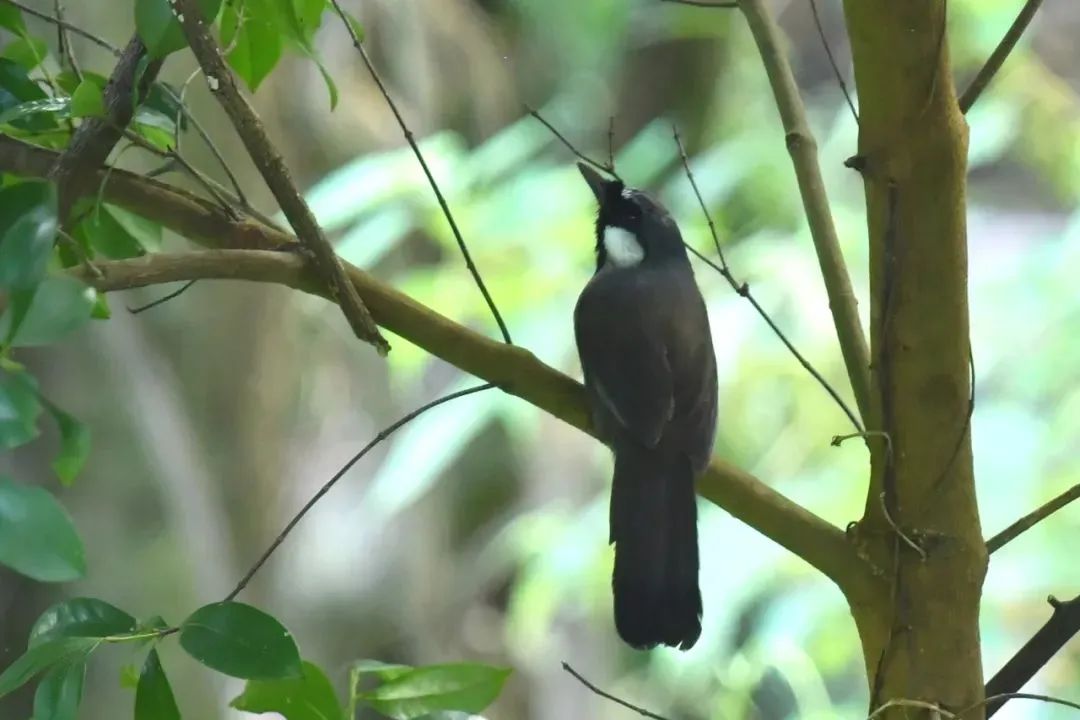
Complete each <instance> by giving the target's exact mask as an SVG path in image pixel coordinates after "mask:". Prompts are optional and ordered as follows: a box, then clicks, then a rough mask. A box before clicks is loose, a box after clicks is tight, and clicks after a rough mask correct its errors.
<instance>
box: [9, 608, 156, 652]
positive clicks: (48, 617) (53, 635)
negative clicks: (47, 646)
mask: <svg viewBox="0 0 1080 720" xmlns="http://www.w3.org/2000/svg"><path fill="white" fill-rule="evenodd" d="M134 631H135V618H133V617H132V616H131V615H128V614H127V613H126V612H124V611H123V610H121V609H120V608H118V607H116V606H115V605H110V604H109V603H107V602H105V601H104V600H99V599H97V598H87V597H77V598H71V599H70V600H62V601H60V602H58V603H56V604H55V605H53V606H52V607H50V608H49V609H48V610H46V611H45V612H43V613H42V614H41V617H39V618H38V619H37V620H36V621H35V622H34V626H33V627H32V628H31V629H30V639H29V640H28V641H27V642H28V644H29V645H30V647H36V646H37V645H41V644H43V643H47V642H51V641H53V640H57V639H59V638H72V637H83V638H103V637H108V636H110V635H123V634H125V633H131V632H134Z"/></svg>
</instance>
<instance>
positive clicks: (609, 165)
mask: <svg viewBox="0 0 1080 720" xmlns="http://www.w3.org/2000/svg"><path fill="white" fill-rule="evenodd" d="M525 112H527V113H529V114H530V115H532V116H533V117H534V118H536V119H537V120H539V121H540V124H541V125H543V126H544V127H546V128H547V129H548V130H549V131H550V132H551V134H552V135H554V136H555V137H556V139H558V140H559V142H561V143H562V144H563V145H565V146H566V149H567V150H569V151H570V152H572V153H573V154H574V157H576V158H577V159H578V160H581V161H582V162H584V163H588V164H589V165H592V166H593V167H594V168H596V169H598V170H603V171H604V172H606V173H607V174H608V175H611V176H612V177H613V178H615V179H616V180H620V181H621V180H622V178H620V177H619V173H617V172H616V171H615V159H614V157H612V158H609V159H608V162H606V163H605V162H600V161H599V160H597V159H595V158H591V157H589V156H588V155H586V154H585V153H583V152H581V151H580V150H578V149H577V148H576V147H575V146H574V143H572V142H570V141H569V140H567V139H566V136H565V135H563V134H562V133H561V132H559V131H558V130H557V129H556V128H555V126H554V125H552V124H551V123H549V122H548V121H547V120H545V119H544V116H543V115H541V114H540V111H538V110H537V109H535V108H533V107H532V106H531V105H526V106H525Z"/></svg>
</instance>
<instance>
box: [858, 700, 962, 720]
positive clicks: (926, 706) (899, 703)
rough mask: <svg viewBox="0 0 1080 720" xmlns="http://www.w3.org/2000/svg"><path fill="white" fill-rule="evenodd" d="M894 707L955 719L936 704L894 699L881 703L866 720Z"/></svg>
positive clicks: (872, 718) (871, 719) (872, 719)
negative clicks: (913, 709) (924, 711)
mask: <svg viewBox="0 0 1080 720" xmlns="http://www.w3.org/2000/svg"><path fill="white" fill-rule="evenodd" d="M894 707H909V708H918V709H919V710H930V711H931V712H935V713H938V714H939V715H941V716H942V717H945V718H955V717H956V715H954V714H953V713H951V712H949V711H948V710H946V709H945V708H943V707H941V706H940V705H938V704H937V703H932V702H926V701H925V700H908V699H906V698H894V699H893V700H889V701H888V702H886V703H883V704H881V705H879V706H878V707H877V709H876V710H874V712H872V713H870V714H869V715H867V716H866V720H874V718H876V717H877V716H878V715H881V714H882V713H884V712H885V711H886V710H888V709H890V708H894Z"/></svg>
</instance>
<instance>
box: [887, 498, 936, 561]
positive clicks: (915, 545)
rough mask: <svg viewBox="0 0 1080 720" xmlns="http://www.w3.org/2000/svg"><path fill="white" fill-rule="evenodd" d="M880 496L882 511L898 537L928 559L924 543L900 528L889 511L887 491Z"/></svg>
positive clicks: (924, 558) (923, 557)
mask: <svg viewBox="0 0 1080 720" xmlns="http://www.w3.org/2000/svg"><path fill="white" fill-rule="evenodd" d="M878 498H879V499H880V500H881V512H882V513H883V514H884V515H885V521H886V522H887V523H889V527H891V528H892V529H893V532H894V533H896V535H897V537H899V538H900V539H901V540H903V541H904V544H905V545H907V546H908V547H910V548H911V549H912V550H914V551H915V552H917V553H919V557H920V558H922V559H923V560H926V551H925V550H923V548H922V545H920V544H919V543H917V542H915V541H914V540H912V539H911V538H910V537H908V536H907V534H906V533H905V532H904V531H903V530H901V529H900V526H899V525H897V524H896V521H895V520H893V516H892V513H890V512H889V505H888V503H887V502H885V493H881V494H880V495H879V496H878Z"/></svg>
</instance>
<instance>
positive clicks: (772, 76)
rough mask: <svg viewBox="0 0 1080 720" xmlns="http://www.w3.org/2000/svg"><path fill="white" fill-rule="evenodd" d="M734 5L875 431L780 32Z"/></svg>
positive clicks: (811, 146) (851, 302) (858, 334)
mask: <svg viewBox="0 0 1080 720" xmlns="http://www.w3.org/2000/svg"><path fill="white" fill-rule="evenodd" d="M739 7H740V8H741V9H742V12H743V15H745V16H746V22H747V24H748V25H749V26H750V32H751V33H752V34H753V36H754V41H755V42H756V43H757V46H758V51H759V52H760V53H761V60H762V62H763V63H764V65H765V72H766V74H767V75H768V76H769V84H770V85H772V90H773V95H775V97H776V107H777V109H778V110H779V111H780V120H781V122H782V123H783V126H784V133H785V136H786V137H785V139H786V141H787V148H788V152H789V153H790V154H791V162H792V164H793V165H794V166H795V177H796V179H797V181H798V184H799V193H800V194H801V195H802V201H803V208H804V209H805V211H806V219H807V222H808V223H809V225H810V235H811V237H812V238H813V240H814V248H815V249H816V250H817V256H818V263H819V264H820V265H821V276H822V279H823V280H824V281H825V290H826V292H827V293H828V296H829V308H830V309H831V310H832V315H833V323H834V324H835V325H836V336H837V338H838V339H839V341H840V351H841V353H842V354H843V356H844V364H845V365H846V366H847V373H848V377H849V378H850V379H851V389H852V391H853V393H854V395H855V402H856V403H857V404H858V406H859V414H860V415H861V416H862V419H863V424H864V425H865V426H866V427H868V428H869V429H871V430H873V429H877V423H876V421H875V420H874V419H873V417H872V413H873V409H872V408H873V405H872V402H871V389H870V352H869V350H868V349H867V345H866V335H865V334H864V333H863V329H862V323H861V322H860V320H859V311H858V305H857V303H856V300H855V292H854V291H853V290H852V288H851V278H850V277H849V276H848V270H847V266H846V265H845V263H844V256H843V253H841V252H840V242H839V240H838V239H837V235H836V227H835V226H834V225H833V220H832V213H831V212H830V210H829V200H828V198H827V197H826V195H825V182H824V180H822V178H821V169H820V168H819V167H818V162H817V143H815V141H814V137H813V135H812V134H811V132H810V125H809V123H808V122H807V120H806V110H805V108H804V107H803V102H802V99H801V98H800V97H799V90H798V87H797V86H796V85H795V78H794V76H793V75H792V74H791V66H790V65H789V64H788V61H787V58H786V57H784V53H783V51H782V50H781V41H780V30H779V28H777V26H776V23H775V22H774V21H773V19H772V17H771V16H770V15H769V11H768V10H767V9H766V7H765V3H764V0H740V3H739Z"/></svg>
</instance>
